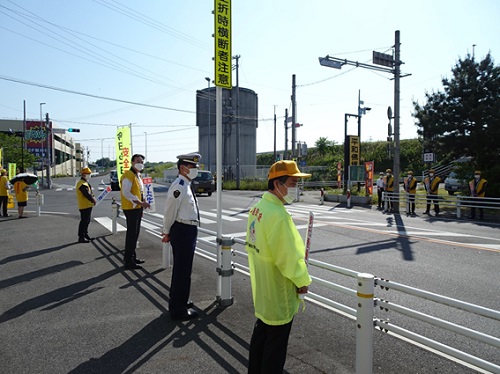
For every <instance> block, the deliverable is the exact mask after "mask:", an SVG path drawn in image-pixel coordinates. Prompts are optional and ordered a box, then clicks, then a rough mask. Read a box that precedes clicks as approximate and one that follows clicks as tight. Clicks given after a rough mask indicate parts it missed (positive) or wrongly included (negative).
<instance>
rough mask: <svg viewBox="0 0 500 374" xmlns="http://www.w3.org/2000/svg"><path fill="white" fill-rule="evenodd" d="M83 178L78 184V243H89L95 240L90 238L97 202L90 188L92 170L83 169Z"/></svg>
mask: <svg viewBox="0 0 500 374" xmlns="http://www.w3.org/2000/svg"><path fill="white" fill-rule="evenodd" d="M81 174H82V177H81V178H80V180H79V181H78V183H77V184H76V200H77V202H78V209H79V210H80V224H79V225H78V243H89V242H90V241H91V240H93V238H91V237H90V236H89V232H88V230H89V224H90V219H91V218H90V216H91V214H92V208H93V207H94V205H95V203H96V200H95V197H94V193H93V192H92V187H91V186H90V183H89V179H90V175H91V174H92V170H90V169H89V168H83V169H82V171H81Z"/></svg>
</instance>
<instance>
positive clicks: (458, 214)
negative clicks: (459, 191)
mask: <svg viewBox="0 0 500 374" xmlns="http://www.w3.org/2000/svg"><path fill="white" fill-rule="evenodd" d="M461 205H462V196H460V195H457V218H461V217H462V209H461Z"/></svg>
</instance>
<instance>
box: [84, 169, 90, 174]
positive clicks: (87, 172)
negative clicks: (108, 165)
mask: <svg viewBox="0 0 500 374" xmlns="http://www.w3.org/2000/svg"><path fill="white" fill-rule="evenodd" d="M82 174H92V170H90V168H83V169H82Z"/></svg>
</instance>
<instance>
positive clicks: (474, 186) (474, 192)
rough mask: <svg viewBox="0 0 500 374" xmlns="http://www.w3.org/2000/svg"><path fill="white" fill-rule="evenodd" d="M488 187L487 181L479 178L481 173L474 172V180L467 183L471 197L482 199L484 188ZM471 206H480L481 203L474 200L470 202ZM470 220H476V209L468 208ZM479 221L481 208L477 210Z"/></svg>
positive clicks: (481, 213)
mask: <svg viewBox="0 0 500 374" xmlns="http://www.w3.org/2000/svg"><path fill="white" fill-rule="evenodd" d="M487 185H488V181H487V180H486V179H484V178H481V171H479V170H476V171H475V172H474V179H473V180H471V181H470V182H469V188H470V194H471V196H472V197H479V198H484V196H485V195H486V186H487ZM472 204H473V205H481V202H480V201H478V199H474V200H473V201H472ZM470 218H471V219H474V218H476V208H475V207H474V206H473V207H471V208H470ZM479 219H481V220H482V219H483V208H479Z"/></svg>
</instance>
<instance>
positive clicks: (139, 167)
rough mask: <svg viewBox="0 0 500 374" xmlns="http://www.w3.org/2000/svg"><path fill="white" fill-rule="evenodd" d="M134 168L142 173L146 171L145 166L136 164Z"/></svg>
mask: <svg viewBox="0 0 500 374" xmlns="http://www.w3.org/2000/svg"><path fill="white" fill-rule="evenodd" d="M134 168H135V169H136V170H139V171H142V170H143V169H144V164H135V165H134Z"/></svg>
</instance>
